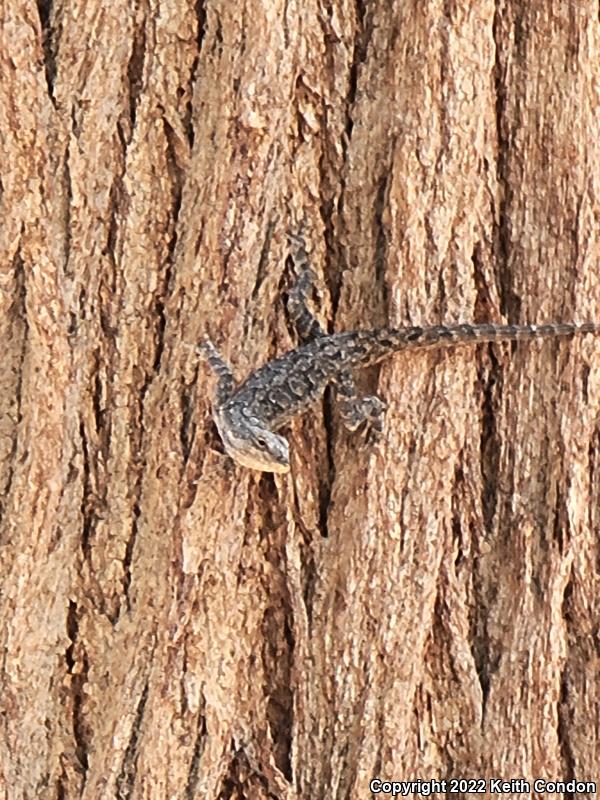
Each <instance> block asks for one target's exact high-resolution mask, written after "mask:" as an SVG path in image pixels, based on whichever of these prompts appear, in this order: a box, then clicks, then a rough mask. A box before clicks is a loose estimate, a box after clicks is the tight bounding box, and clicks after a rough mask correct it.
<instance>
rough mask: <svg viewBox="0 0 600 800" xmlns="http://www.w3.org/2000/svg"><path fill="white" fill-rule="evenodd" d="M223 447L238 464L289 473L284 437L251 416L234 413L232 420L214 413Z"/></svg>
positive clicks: (287, 448) (287, 449) (263, 470)
mask: <svg viewBox="0 0 600 800" xmlns="http://www.w3.org/2000/svg"><path fill="white" fill-rule="evenodd" d="M215 422H216V424H217V428H218V430H219V434H220V435H221V440H222V441H223V446H224V448H225V450H226V452H227V454H228V455H230V456H231V457H232V458H233V459H234V460H235V461H237V462H238V464H241V465H242V466H244V467H249V468H250V469H258V470H261V471H262V472H289V470H290V447H289V444H288V442H287V439H284V437H283V436H279V435H278V434H276V433H273V432H272V431H269V430H267V429H266V428H263V427H262V426H261V425H260V424H259V423H258V420H257V419H256V418H254V417H241V416H238V415H236V418H235V421H234V420H232V419H231V418H229V419H227V420H225V419H224V418H223V416H222V415H219V414H217V415H216V416H215Z"/></svg>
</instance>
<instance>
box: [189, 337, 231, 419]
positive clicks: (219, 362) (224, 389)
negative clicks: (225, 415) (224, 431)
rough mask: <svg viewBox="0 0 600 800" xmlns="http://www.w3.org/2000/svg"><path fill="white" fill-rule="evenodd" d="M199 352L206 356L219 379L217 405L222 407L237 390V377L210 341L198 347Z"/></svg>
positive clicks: (216, 396) (216, 395)
mask: <svg viewBox="0 0 600 800" xmlns="http://www.w3.org/2000/svg"><path fill="white" fill-rule="evenodd" d="M198 350H199V351H200V353H202V354H203V355H204V357H205V358H206V360H207V361H208V364H209V366H210V368H211V369H212V371H213V372H214V374H215V375H216V376H217V378H218V381H217V388H216V391H215V405H216V406H222V405H223V404H224V403H225V402H227V400H229V398H230V397H231V395H232V394H233V392H234V389H235V377H234V375H233V372H232V371H231V367H230V366H229V364H227V362H226V361H224V359H223V358H222V357H221V354H220V353H219V351H218V350H217V348H216V347H215V346H214V344H213V343H212V342H211V340H210V339H205V340H204V341H203V342H202V344H201V345H200V346H199V347H198Z"/></svg>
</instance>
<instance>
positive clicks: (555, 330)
mask: <svg viewBox="0 0 600 800" xmlns="http://www.w3.org/2000/svg"><path fill="white" fill-rule="evenodd" d="M288 238H289V241H290V244H291V256H292V259H293V261H294V263H295V265H296V268H297V270H298V273H299V278H298V280H297V283H296V285H295V287H294V288H293V289H292V292H291V293H290V297H289V301H288V311H289V313H290V316H291V318H292V320H293V322H294V324H295V326H296V329H297V332H298V335H299V337H300V339H301V340H302V342H303V343H302V344H301V345H300V346H299V347H296V348H295V349H294V350H291V351H290V352H288V353H285V354H284V355H282V356H280V357H279V358H275V359H273V360H272V361H269V362H268V363H267V364H265V365H264V366H263V367H260V368H259V369H257V370H256V371H255V372H253V373H252V374H251V375H250V376H249V377H248V378H246V380H245V381H244V382H243V383H242V384H241V385H240V386H238V387H237V388H236V381H235V378H234V376H233V373H232V371H231V369H230V368H229V366H228V365H227V364H226V363H225V361H224V360H223V359H222V358H221V356H220V355H219V352H218V351H217V349H216V348H215V346H214V345H213V343H212V342H211V341H210V340H209V339H207V340H205V341H204V343H203V344H202V345H201V346H200V350H201V352H203V353H204V354H205V356H206V358H207V360H208V363H209V364H210V366H211V368H212V370H213V371H214V373H215V374H216V375H217V377H218V384H217V389H216V393H215V399H214V403H213V418H214V420H215V423H216V425H217V428H218V430H219V434H220V435H221V439H222V440H223V445H224V447H225V450H226V451H227V453H228V454H229V455H230V456H231V457H232V458H233V459H235V460H236V461H237V462H238V463H240V464H242V465H244V466H245V467H250V468H251V469H257V470H263V471H265V472H287V471H288V470H289V468H290V461H289V445H288V442H287V440H286V439H285V438H284V437H283V436H280V435H279V434H277V433H276V431H277V430H278V429H279V428H280V427H281V426H282V425H284V424H285V423H286V422H288V421H289V420H290V419H292V418H293V417H295V416H296V415H297V414H300V413H301V412H303V411H304V410H305V409H307V408H308V407H309V406H310V405H311V404H312V403H313V402H314V401H315V400H316V399H317V398H318V397H319V396H320V395H321V394H322V393H323V391H324V390H325V388H326V387H327V386H328V385H330V384H331V385H333V386H334V388H335V391H336V394H337V395H338V397H340V398H341V408H340V410H341V416H342V418H343V420H344V423H345V425H346V427H347V428H349V429H350V430H356V429H357V428H358V427H359V425H361V424H362V423H363V422H364V423H366V426H368V427H369V428H370V429H371V430H372V431H374V432H377V431H380V430H381V428H382V414H383V411H384V404H383V403H382V401H381V400H380V399H379V398H378V397H374V396H370V397H363V398H360V399H357V398H356V393H355V389H354V380H353V378H352V372H353V370H354V369H356V368H357V367H365V366H368V365H370V364H376V363H377V362H378V361H381V360H382V359H384V358H386V357H387V356H389V355H390V354H392V353H396V352H398V351H401V350H416V349H426V348H429V349H432V348H442V347H454V346H457V345H465V344H473V343H474V344H478V343H483V342H497V341H516V340H522V339H538V338H544V337H570V336H573V335H574V334H586V333H592V334H597V333H600V325H599V324H595V323H585V324H582V325H576V324H570V323H552V324H546V325H493V324H481V325H469V324H467V323H465V324H458V325H433V326H427V327H420V326H414V327H408V328H397V329H394V328H380V329H376V330H358V331H352V332H348V333H333V334H326V333H325V331H324V330H323V329H322V328H321V326H320V324H319V323H318V321H317V320H316V319H315V318H314V317H313V316H312V314H311V313H310V311H309V310H308V307H307V297H308V293H309V291H310V288H311V284H312V280H313V278H314V276H313V274H312V272H311V271H310V269H309V268H308V259H307V254H306V249H305V246H304V240H303V239H302V237H300V236H297V235H291V234H290V235H289V236H288Z"/></svg>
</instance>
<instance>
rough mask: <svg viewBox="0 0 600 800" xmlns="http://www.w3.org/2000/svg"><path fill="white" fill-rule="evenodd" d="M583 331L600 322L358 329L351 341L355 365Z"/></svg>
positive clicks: (598, 330) (596, 330) (598, 328)
mask: <svg viewBox="0 0 600 800" xmlns="http://www.w3.org/2000/svg"><path fill="white" fill-rule="evenodd" d="M580 334H600V324H596V323H593V322H586V323H583V324H581V325H577V324H574V323H573V324H572V323H563V322H558V323H549V324H546V325H490V324H482V325H469V324H467V323H461V324H458V325H432V326H427V327H418V326H415V327H411V328H382V329H381V330H374V331H358V332H357V334H356V335H355V337H356V338H355V340H354V341H353V342H352V343H350V342H348V345H349V346H348V348H347V349H348V352H349V354H350V353H351V361H352V362H353V364H354V365H356V366H358V365H359V364H363V365H366V364H374V363H376V362H378V361H381V359H383V358H385V357H386V356H388V355H389V354H390V353H395V352H399V351H402V350H424V349H440V348H442V347H458V346H460V345H467V344H479V343H484V342H513V341H521V340H523V339H545V338H569V337H572V336H575V335H580Z"/></svg>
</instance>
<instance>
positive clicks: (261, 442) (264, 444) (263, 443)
mask: <svg viewBox="0 0 600 800" xmlns="http://www.w3.org/2000/svg"><path fill="white" fill-rule="evenodd" d="M256 444H257V445H258V446H259V447H260V448H261V449H262V450H266V449H267V442H266V440H265V439H262V438H261V439H257V440H256Z"/></svg>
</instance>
